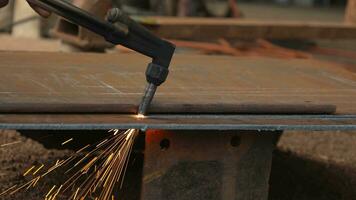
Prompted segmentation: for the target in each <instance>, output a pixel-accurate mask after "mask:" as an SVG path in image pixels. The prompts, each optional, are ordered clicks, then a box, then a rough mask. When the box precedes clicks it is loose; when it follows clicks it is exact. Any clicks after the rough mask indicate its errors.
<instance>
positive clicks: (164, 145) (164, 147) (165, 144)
mask: <svg viewBox="0 0 356 200" xmlns="http://www.w3.org/2000/svg"><path fill="white" fill-rule="evenodd" d="M159 145H160V146H161V150H162V151H166V150H168V149H169V147H170V145H171V141H169V140H168V139H163V140H162V141H161V142H160V143H159Z"/></svg>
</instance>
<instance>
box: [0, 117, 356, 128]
mask: <svg viewBox="0 0 356 200" xmlns="http://www.w3.org/2000/svg"><path fill="white" fill-rule="evenodd" d="M113 128H118V129H130V128H134V129H143V130H146V129H164V130H261V131H262V130H273V131H274V130H315V131H320V130H356V115H342V116H338V115H151V116H149V117H147V118H145V119H137V118H136V115H109V114H106V115H104V114H101V115H98V114H96V115H91V114H86V115H83V114H82V115H79V114H76V115H74V114H71V115H69V114H52V115H44V114H42V115H40V114H37V115H32V114H17V115H16V114H6V115H0V129H34V130H50V129H51V130H101V129H113Z"/></svg>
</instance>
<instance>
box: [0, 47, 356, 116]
mask: <svg viewBox="0 0 356 200" xmlns="http://www.w3.org/2000/svg"><path fill="white" fill-rule="evenodd" d="M0 60H1V63H0V74H1V79H0V112H2V113H122V114H123V113H126V114H134V113H136V111H137V106H138V104H139V102H140V100H141V97H142V94H143V90H144V87H145V85H146V80H145V75H144V72H145V70H146V66H147V64H148V63H149V62H150V60H149V59H147V58H146V57H143V56H140V55H137V54H117V53H113V54H84V53H70V54H68V53H67V54H66V53H24V52H17V53H15V52H1V53H0ZM355 86H356V75H355V72H354V71H352V70H351V69H350V68H343V67H342V66H339V65H332V64H328V63H325V62H320V61H316V60H297V59H285V60H284V59H272V58H251V57H250V58H235V57H227V56H199V55H176V56H175V57H174V59H173V63H172V67H171V73H170V76H169V78H168V80H167V82H166V83H165V84H164V85H162V86H161V87H160V88H159V89H158V92H157V94H156V96H155V99H154V101H153V103H152V107H151V109H150V111H149V112H150V113H151V114H152V113H165V114H204V113H205V114H206V113H209V114H216V113H221V114H229V113H230V114H236V113H248V114H326V113H332V112H334V111H335V108H336V113H337V114H356V101H355V99H356V87H355Z"/></svg>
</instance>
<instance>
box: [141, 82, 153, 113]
mask: <svg viewBox="0 0 356 200" xmlns="http://www.w3.org/2000/svg"><path fill="white" fill-rule="evenodd" d="M156 90H157V86H156V85H154V84H152V83H150V84H148V86H147V87H146V89H145V94H144V95H143V98H142V101H141V104H140V106H139V108H138V113H137V114H138V116H142V115H143V116H145V115H146V114H147V111H148V108H149V106H150V104H151V101H152V99H153V97H154V95H155V93H156Z"/></svg>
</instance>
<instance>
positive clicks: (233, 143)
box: [230, 136, 241, 147]
mask: <svg viewBox="0 0 356 200" xmlns="http://www.w3.org/2000/svg"><path fill="white" fill-rule="evenodd" d="M230 144H231V146H232V147H239V146H240V144H241V137H240V136H233V137H232V138H231V140H230Z"/></svg>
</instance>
